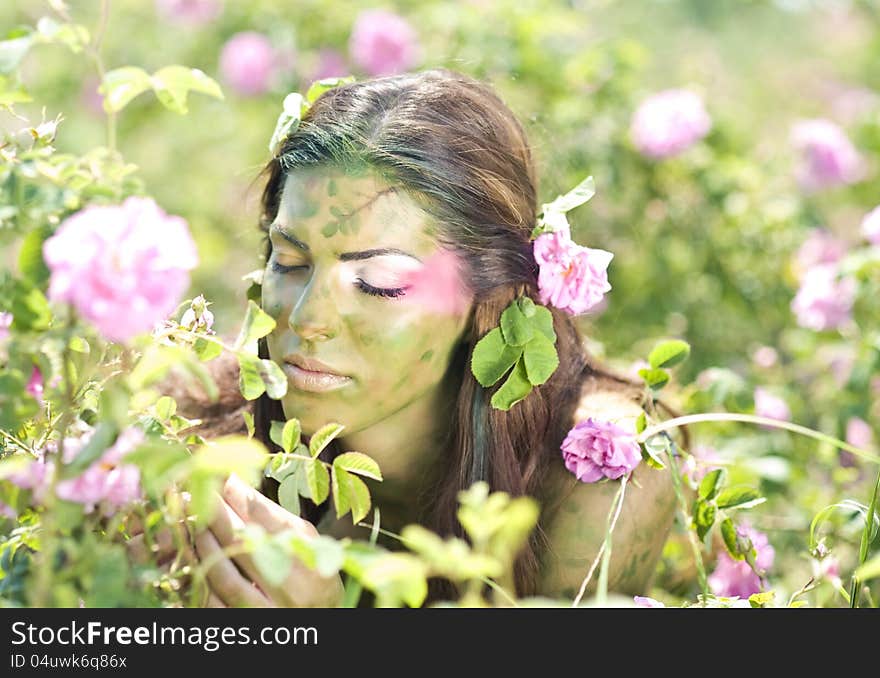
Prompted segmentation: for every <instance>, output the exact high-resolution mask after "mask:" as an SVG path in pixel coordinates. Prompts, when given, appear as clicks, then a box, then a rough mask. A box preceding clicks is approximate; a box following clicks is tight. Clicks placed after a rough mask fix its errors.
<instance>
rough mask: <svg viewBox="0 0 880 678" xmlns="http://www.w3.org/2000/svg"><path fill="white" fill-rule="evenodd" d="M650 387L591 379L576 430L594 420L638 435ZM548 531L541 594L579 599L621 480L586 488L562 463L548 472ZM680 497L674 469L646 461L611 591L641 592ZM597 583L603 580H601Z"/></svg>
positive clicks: (631, 499) (615, 559)
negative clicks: (646, 389)
mask: <svg viewBox="0 0 880 678" xmlns="http://www.w3.org/2000/svg"><path fill="white" fill-rule="evenodd" d="M643 396H644V392H643V390H642V389H640V388H638V387H635V386H630V385H628V384H625V383H621V382H616V381H615V380H613V379H610V378H606V377H592V378H589V379H587V380H586V381H585V383H584V385H583V390H582V394H581V398H580V401H579V404H578V407H577V409H576V410H575V414H574V416H573V418H572V422H571V425H572V427H573V426H575V425H576V424H577V423H579V422H581V421H584V420H586V419H588V418H593V419H595V420H601V421H609V422H612V423H614V424H616V425H618V426H620V427H621V428H623V429H625V430H627V431H630V432H632V433H633V434H635V432H636V420H637V419H638V417H639V415H640V414H642V413H643V412H645V409H644V407H643ZM547 481H548V482H547V485H546V490H547V491H546V493H545V497H544V504H545V506H544V519H543V527H544V532H545V536H546V538H547V543H548V548H547V552H546V555H545V557H544V562H543V563H542V573H541V580H540V585H539V586H540V589H541V591H540V593H541V594H543V595H551V596H565V597H573V596H574V594H575V592H576V591H577V589H578V588H579V586H580V582H581V581H582V580H583V578H584V576H585V575H586V573H587V571H588V570H589V568H590V564H591V563H592V561H593V559H594V558H595V557H596V555H597V554H598V552H599V549H600V547H601V544H602V542H603V541H604V539H605V530H606V527H607V524H608V518H609V513H610V511H611V510H612V506H613V503H614V498H615V495H616V494H617V492H618V490H619V489H620V484H619V483H618V482H616V481H604V482H599V483H582V482H580V481H578V480H577V478H576V477H575V476H574V474H572V473H571V472H569V471H568V470H567V469H566V468H565V465H564V464H563V462H562V458H561V454H560V458H559V460H558V463H553V464H552V465H551V468H550V470H549V471H548V478H547ZM674 511H675V495H674V491H673V488H672V482H671V476H670V474H669V472H668V471H667V470H664V471H659V470H657V469H654V468H651V467H649V466H648V465H647V464H644V463H641V464H639V465H638V466H637V467H636V469H635V471H634V472H633V475H632V482H630V483H628V485H627V488H626V493H625V495H624V503H623V507H622V509H621V513H620V516H619V518H618V522H617V525H616V527H615V531H614V534H613V542H614V548H613V550H612V556H611V569H610V573H609V586H610V587H611V588H612V589H614V590H617V591H621V592H632V593H641V592H643V591H644V587H645V586H646V585H647V582H648V581H649V579H650V577H651V575H652V573H653V571H654V569H655V567H656V564H657V561H658V560H659V558H660V555H661V552H662V548H663V544H664V543H665V541H666V536H667V534H668V532H669V529H670V528H671V526H672V521H673V517H674ZM593 583H594V584H595V580H594V582H593Z"/></svg>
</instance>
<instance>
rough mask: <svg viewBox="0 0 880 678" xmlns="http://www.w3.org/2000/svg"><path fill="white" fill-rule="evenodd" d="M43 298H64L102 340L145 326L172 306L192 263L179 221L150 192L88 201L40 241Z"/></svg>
mask: <svg viewBox="0 0 880 678" xmlns="http://www.w3.org/2000/svg"><path fill="white" fill-rule="evenodd" d="M43 258H44V259H45V261H46V265H47V266H48V267H49V270H50V271H51V277H50V279H49V298H50V299H52V300H53V301H56V302H68V303H70V304H72V305H73V306H74V307H75V308H76V309H77V311H78V312H79V313H80V314H81V315H82V316H83V317H84V318H85V319H86V320H88V321H90V322H92V323H93V324H94V325H95V326H96V327H97V328H98V330H99V331H100V332H101V334H103V335H104V336H105V337H106V338H107V339H109V340H111V341H117V342H124V341H127V340H128V339H130V338H132V337H134V336H135V335H137V334H141V333H143V332H148V331H150V330H151V329H152V328H153V327H154V326H155V325H156V324H157V323H159V322H161V321H162V320H163V319H164V318H166V317H167V316H168V314H169V313H171V312H172V311H173V310H174V309H175V308H176V307H177V304H178V302H179V301H180V298H181V297H182V296H183V293H184V292H185V291H186V289H187V287H189V271H190V270H192V269H193V268H194V267H195V266H196V264H197V263H198V254H197V252H196V246H195V243H194V242H193V240H192V237H191V236H190V233H189V228H188V227H187V224H186V221H184V220H183V219H182V218H181V217H176V216H169V215H167V214H166V213H165V212H163V211H162V210H161V209H160V208H159V206H158V205H156V203H155V202H154V201H153V200H152V199H150V198H135V197H131V198H128V199H127V200H126V201H125V202H124V203H123V204H122V205H117V206H106V207H103V206H102V207H96V206H92V207H87V208H86V209H84V210H82V211H80V212H77V213H76V214H74V215H73V216H71V217H68V218H67V219H65V220H64V222H63V223H62V224H61V227H60V228H59V229H58V231H57V232H56V233H55V235H53V236H52V237H51V238H49V239H48V240H46V242H45V243H44V244H43Z"/></svg>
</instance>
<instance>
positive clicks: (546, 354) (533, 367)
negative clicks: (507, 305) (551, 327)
mask: <svg viewBox="0 0 880 678" xmlns="http://www.w3.org/2000/svg"><path fill="white" fill-rule="evenodd" d="M523 362H524V364H525V368H526V376H527V377H528V380H529V382H530V383H531V384H532V386H539V385H540V384H543V383H544V382H546V381H547V380H548V379H549V378H550V377H551V375H552V374H553V373H554V372H555V371H556V368H557V367H559V356H558V355H557V354H556V346H555V345H554V344H553V342H552V341H550V340H549V339H548V338H547V337H545V336H544V335H543V334H541V333H540V332H538V333H537V334H535V335H534V336H533V337H532V340H531V341H530V342H529V343H527V344H526V345H525V349H524V351H523Z"/></svg>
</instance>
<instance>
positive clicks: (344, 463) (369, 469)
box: [333, 452, 382, 480]
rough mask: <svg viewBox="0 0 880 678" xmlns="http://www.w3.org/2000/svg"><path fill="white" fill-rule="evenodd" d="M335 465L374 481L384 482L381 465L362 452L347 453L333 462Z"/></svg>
mask: <svg viewBox="0 0 880 678" xmlns="http://www.w3.org/2000/svg"><path fill="white" fill-rule="evenodd" d="M333 465H334V466H338V467H339V468H341V469H343V470H345V471H348V472H350V473H356V474H357V475H360V476H364V477H366V478H372V479H373V480H382V473H381V471H380V470H379V464H377V463H376V462H375V461H373V460H372V459H371V458H370V457H368V456H367V455H365V454H361V453H360V452H345V453H343V454H340V455H339V456H338V457H336V458H335V459H334V460H333Z"/></svg>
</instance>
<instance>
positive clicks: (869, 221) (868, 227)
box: [861, 206, 880, 247]
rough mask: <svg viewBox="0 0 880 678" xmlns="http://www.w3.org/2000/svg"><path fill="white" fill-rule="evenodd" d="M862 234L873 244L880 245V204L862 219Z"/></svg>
mask: <svg viewBox="0 0 880 678" xmlns="http://www.w3.org/2000/svg"><path fill="white" fill-rule="evenodd" d="M861 230H862V235H863V236H865V239H866V240H867V241H868V242H869V243H871V244H872V245H876V246H877V247H880V206H877V207H875V208H874V209H872V210H871V211H870V212H868V213H867V214H866V215H865V218H864V219H862V227H861Z"/></svg>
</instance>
